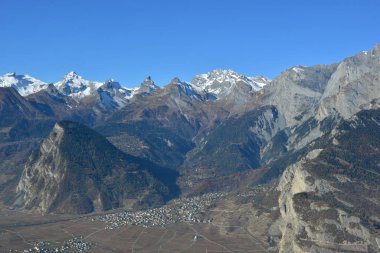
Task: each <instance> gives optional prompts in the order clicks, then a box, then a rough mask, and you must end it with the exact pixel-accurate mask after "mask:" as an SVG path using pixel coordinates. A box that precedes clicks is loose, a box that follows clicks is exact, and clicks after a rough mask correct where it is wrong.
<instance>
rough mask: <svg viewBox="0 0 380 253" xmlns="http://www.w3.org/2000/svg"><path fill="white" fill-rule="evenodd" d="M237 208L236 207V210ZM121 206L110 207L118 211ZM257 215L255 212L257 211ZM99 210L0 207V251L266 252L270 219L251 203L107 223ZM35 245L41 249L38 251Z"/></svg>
mask: <svg viewBox="0 0 380 253" xmlns="http://www.w3.org/2000/svg"><path fill="white" fill-rule="evenodd" d="M237 210H239V212H237ZM123 212H125V211H123V210H122V211H114V212H113V213H112V214H108V215H118V214H120V213H123ZM258 215H260V216H258ZM104 217H105V215H104V214H101V215H99V214H95V215H84V216H61V215H45V216H41V215H36V214H31V213H22V212H15V211H14V210H6V209H3V210H1V211H0V252H133V253H138V252H141V253H143V252H162V253H165V252H209V253H211V252H234V253H238V252H242V253H243V252H246V253H248V252H249V253H251V252H252V253H253V252H267V251H266V249H267V247H268V245H267V243H266V237H265V234H266V231H267V227H268V224H269V223H270V218H268V217H267V216H266V215H265V214H264V213H262V214H258V213H255V212H254V211H253V208H252V204H251V203H245V204H237V202H236V201H235V199H230V198H229V197H227V198H223V200H222V201H219V203H218V204H215V205H213V206H212V207H211V208H209V209H208V210H207V212H206V213H205V216H204V217H205V219H207V220H208V223H203V222H192V223H187V222H176V223H174V224H166V225H164V226H162V225H159V226H146V225H130V224H128V223H125V222H124V223H123V224H122V225H120V226H116V227H110V226H109V221H107V220H104V219H102V218H104ZM41 249H45V250H43V251H41Z"/></svg>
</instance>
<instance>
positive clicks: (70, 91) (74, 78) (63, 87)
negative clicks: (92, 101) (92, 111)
mask: <svg viewBox="0 0 380 253" xmlns="http://www.w3.org/2000/svg"><path fill="white" fill-rule="evenodd" d="M54 85H55V86H56V87H57V89H58V90H59V91H60V92H62V93H63V94H65V95H67V96H70V97H73V98H76V99H81V98H84V97H86V96H89V95H91V94H93V92H94V91H96V90H97V89H98V88H99V87H100V86H102V83H99V82H92V81H88V80H85V79H84V78H83V77H82V76H79V75H78V74H77V73H76V72H74V71H70V72H69V73H67V74H66V75H65V76H64V78H63V80H62V81H59V82H57V83H55V84H54Z"/></svg>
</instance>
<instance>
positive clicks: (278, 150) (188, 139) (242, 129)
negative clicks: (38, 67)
mask: <svg viewBox="0 0 380 253" xmlns="http://www.w3.org/2000/svg"><path fill="white" fill-rule="evenodd" d="M0 86H1V87H3V88H0V161H1V162H0V197H1V199H2V200H3V202H4V203H5V204H6V205H8V206H10V207H13V208H20V209H28V210H29V209H30V210H36V211H40V212H55V213H88V212H93V211H104V210H108V209H112V208H116V207H129V206H133V207H134V208H143V207H147V206H157V205H160V204H163V203H165V202H166V201H168V200H169V199H171V198H175V197H176V196H187V195H197V194H202V193H206V192H212V191H217V190H229V191H234V190H239V189H241V188H242V187H246V186H247V185H248V186H252V185H259V184H273V185H275V186H276V187H275V188H276V189H277V190H276V193H275V194H276V198H277V200H278V201H277V202H278V206H277V207H276V208H275V209H273V212H274V213H275V212H276V210H277V216H276V215H273V217H277V218H276V219H275V220H274V221H273V226H277V227H272V228H271V230H270V231H271V232H268V233H269V235H270V238H269V239H268V240H271V242H274V243H275V245H277V246H276V247H277V248H276V250H278V251H281V252H305V251H306V252H333V251H334V250H338V249H341V251H342V250H343V251H345V250H346V251H348V250H351V251H355V250H356V251H363V250H364V251H363V252H366V251H369V252H378V251H379V250H380V246H379V242H380V238H379V237H378V233H379V232H380V231H379V229H380V225H379V224H380V223H379V221H380V216H379V214H380V203H379V201H378V199H380V179H379V175H380V167H379V164H380V160H379V159H380V157H379V154H380V152H379V150H380V149H379V147H378V146H379V145H378V144H379V143H380V139H379V138H380V137H379V135H378V133H379V132H380V119H379V114H380V46H379V45H377V46H375V47H374V48H373V49H372V50H370V51H364V52H361V53H359V54H357V55H355V56H352V57H349V58H346V59H344V60H343V61H342V62H338V63H335V64H329V65H316V66H311V67H305V66H295V67H292V68H289V69H286V70H285V71H284V72H282V73H281V74H280V75H279V76H278V77H276V78H275V79H274V80H269V79H267V78H265V77H262V76H257V77H247V76H244V75H240V74H238V73H235V72H233V71H231V70H214V71H211V72H209V73H207V74H201V75H197V76H195V77H194V78H193V79H192V81H191V82H185V81H182V80H180V79H179V78H178V77H175V78H173V80H172V81H171V82H170V83H169V84H167V85H166V86H163V87H158V86H157V85H155V84H154V82H153V81H152V79H151V78H150V77H147V78H146V79H145V80H144V81H143V82H142V84H141V86H140V87H137V88H133V89H128V88H125V87H123V86H122V85H120V84H119V83H118V82H116V81H114V80H109V81H106V82H103V83H99V82H91V81H87V80H85V79H84V78H82V77H81V76H79V75H77V74H76V73H75V72H70V73H68V74H67V75H66V76H65V77H64V78H63V80H62V81H59V82H57V83H54V84H47V83H44V82H42V81H39V80H37V79H35V78H32V77H30V76H27V75H16V74H14V73H11V74H6V75H4V76H2V77H0ZM252 171H255V172H257V173H254V174H252V173H251V174H250V172H252ZM163 175H165V176H163ZM221 186H223V187H221ZM355 187H356V188H355ZM78 203H82V204H83V205H82V204H80V205H79V204H78ZM357 203H360V205H359V204H357ZM326 220H327V222H328V225H324V223H323V222H326ZM321 224H322V225H321ZM276 231H277V232H276ZM322 239H323V240H322ZM320 241H324V242H326V241H328V242H330V244H321V243H319V242H320ZM342 245H343V246H342ZM350 245H351V246H350ZM352 245H354V246H352ZM358 245H359V246H358ZM362 245H365V246H362ZM339 247H341V248H339ZM342 247H343V248H342Z"/></svg>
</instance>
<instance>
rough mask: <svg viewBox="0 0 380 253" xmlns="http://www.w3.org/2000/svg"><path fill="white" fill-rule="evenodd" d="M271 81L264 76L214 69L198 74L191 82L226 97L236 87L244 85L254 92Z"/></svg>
mask: <svg viewBox="0 0 380 253" xmlns="http://www.w3.org/2000/svg"><path fill="white" fill-rule="evenodd" d="M269 82H270V80H269V79H267V78H265V77H263V76H257V77H248V76H244V75H241V74H238V73H236V72H234V71H232V70H222V69H218V70H213V71H211V72H208V73H207V74H201V75H197V76H195V77H194V78H193V80H192V81H191V83H192V84H193V85H194V86H195V87H196V88H197V89H198V90H203V91H205V92H207V93H209V94H212V95H214V96H216V97H217V98H222V97H225V96H226V95H228V94H230V93H231V92H232V91H233V90H234V88H238V86H244V87H245V88H249V90H251V91H252V92H255V91H258V90H260V89H262V88H263V87H264V86H265V85H266V84H268V83H269Z"/></svg>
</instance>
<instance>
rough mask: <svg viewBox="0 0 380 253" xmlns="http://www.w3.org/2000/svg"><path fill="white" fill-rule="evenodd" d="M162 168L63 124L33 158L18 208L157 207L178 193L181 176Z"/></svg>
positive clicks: (86, 131)
mask: <svg viewBox="0 0 380 253" xmlns="http://www.w3.org/2000/svg"><path fill="white" fill-rule="evenodd" d="M159 169H160V168H159V167H157V166H155V165H154V164H151V163H149V162H146V161H143V160H141V159H138V158H135V157H132V156H128V155H125V154H124V153H122V152H121V151H120V150H118V149H117V148H115V147H114V146H113V145H111V144H110V143H109V142H108V141H107V140H106V139H105V138H104V137H103V136H101V135H99V134H97V133H96V132H95V131H93V130H91V129H89V128H87V127H85V126H83V125H80V124H78V123H74V122H68V121H66V122H60V123H57V124H56V125H55V126H54V128H53V130H52V131H51V133H50V134H49V136H48V137H47V138H46V139H45V140H44V141H43V142H42V144H41V146H40V148H39V150H37V151H36V152H34V153H33V154H32V155H31V156H30V157H29V161H28V162H27V164H26V165H25V169H24V171H23V173H22V176H21V179H20V181H19V183H18V186H17V190H16V191H17V193H18V198H17V200H16V201H15V203H14V206H18V207H23V208H26V209H33V210H37V211H39V212H42V213H50V212H55V213H89V212H93V211H104V210H108V209H112V208H117V207H123V206H129V207H141V206H157V205H160V204H163V203H165V201H167V200H168V199H170V198H171V197H174V196H176V194H178V189H176V187H175V186H173V182H171V183H170V181H174V182H175V173H174V174H173V173H171V172H170V171H167V170H164V169H162V170H161V171H158V170H159ZM159 177H161V179H160V178H159Z"/></svg>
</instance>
